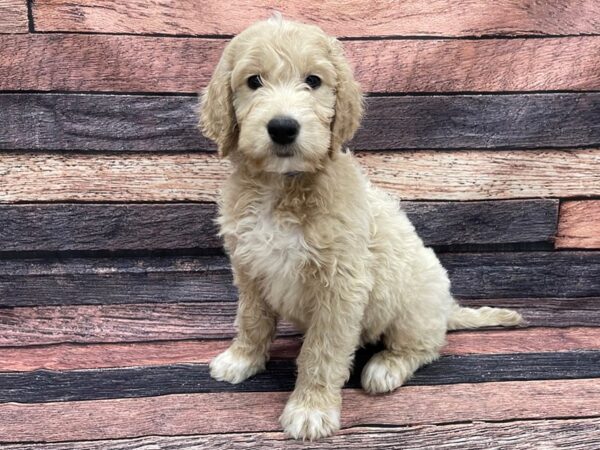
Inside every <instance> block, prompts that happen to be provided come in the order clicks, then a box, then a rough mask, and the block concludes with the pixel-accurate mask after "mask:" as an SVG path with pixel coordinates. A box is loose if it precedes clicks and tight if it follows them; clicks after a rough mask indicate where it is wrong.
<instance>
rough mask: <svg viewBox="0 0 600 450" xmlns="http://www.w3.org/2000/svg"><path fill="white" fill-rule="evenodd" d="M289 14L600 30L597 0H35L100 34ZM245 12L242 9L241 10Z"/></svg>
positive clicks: (430, 27)
mask: <svg viewBox="0 0 600 450" xmlns="http://www.w3.org/2000/svg"><path fill="white" fill-rule="evenodd" d="M274 10H277V11H280V12H281V13H282V14H283V16H284V17H286V18H290V19H294V20H299V21H302V22H306V23H314V24H316V25H319V26H321V27H322V28H323V29H324V30H325V31H326V32H327V33H330V34H333V35H336V36H341V37H360V36H406V35H409V36H415V35H417V36H482V35H485V36H489V35H508V36H518V35H547V34H550V35H560V34H586V33H597V32H598V30H600V8H599V7H598V4H597V2H594V1H593V0H571V1H569V2H544V3H524V2H515V1H510V0H501V1H497V2H495V3H494V4H493V5H490V4H489V3H487V2H485V1H483V0H478V1H459V2H456V1H454V2H453V1H450V0H437V1H433V2H421V1H419V0H409V1H403V2H402V3H399V2H389V1H386V0H375V1H371V2H369V3H368V5H367V4H365V3H364V2H359V1H350V2H348V1H342V0H334V1H328V2H326V3H322V4H319V5H313V4H308V3H306V2H302V1H291V2H290V1H288V2H285V3H282V2H279V1H274V0H258V1H255V2H252V4H251V5H249V4H248V3H247V2H244V1H242V0H234V1H229V2H227V3H221V2H218V1H217V0H209V1H205V2H203V4H202V6H201V8H200V10H198V5H197V4H196V3H194V2H179V3H176V4H174V5H170V4H169V5H167V4H162V3H158V4H156V5H153V7H152V8H148V5H147V3H145V2H144V1H143V0H125V1H122V2H119V3H115V2H112V1H110V0H93V1H86V2H85V3H79V4H75V3H73V2H70V1H69V0H37V1H36V2H35V3H34V4H33V16H34V20H35V25H36V30H37V31H79V32H94V33H144V34H150V33H161V34H174V35H181V34H184V35H214V34H220V35H233V34H237V33H239V32H240V31H242V30H243V29H244V28H246V27H247V26H249V25H250V24H252V23H253V22H255V21H257V20H261V19H264V18H266V17H268V16H269V15H270V14H271V13H272V11H274ZM240 11H244V14H239V12H240Z"/></svg>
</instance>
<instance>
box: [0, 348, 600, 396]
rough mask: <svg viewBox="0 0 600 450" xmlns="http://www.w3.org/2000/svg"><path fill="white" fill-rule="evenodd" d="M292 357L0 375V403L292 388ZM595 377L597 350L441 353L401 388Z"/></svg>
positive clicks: (354, 384)
mask: <svg viewBox="0 0 600 450" xmlns="http://www.w3.org/2000/svg"><path fill="white" fill-rule="evenodd" d="M372 354H373V351H370V352H368V351H363V350H359V351H358V352H357V355H356V357H355V360H354V365H353V371H352V374H351V376H350V380H349V381H348V382H347V383H346V385H345V387H346V388H352V389H360V387H361V383H360V374H361V372H362V369H363V367H364V365H365V364H366V362H367V361H368V359H369V357H370V356H371V355H372ZM296 370H297V369H296V364H295V362H294V361H290V360H285V361H283V360H282V361H270V362H269V363H267V370H266V371H265V372H262V373H260V374H257V375H255V376H253V377H251V378H249V379H247V380H246V381H244V382H243V383H239V384H231V383H227V382H222V381H216V380H214V379H213V378H211V376H210V373H209V372H210V369H209V367H208V365H207V364H180V365H167V366H152V367H131V368H116V369H98V370H94V369H92V370H90V369H88V370H71V371H68V372H56V371H47V370H38V371H35V372H12V373H4V374H0V403H6V402H19V403H45V402H65V401H83V400H106V399H114V398H133V397H154V396H162V395H172V394H198V393H213V392H280V391H288V392H291V391H293V390H294V385H295V383H296ZM577 378H600V351H590V352H570V353H521V354H502V355H468V356H444V357H442V358H440V359H438V360H437V361H435V362H433V363H431V364H429V365H427V366H424V367H422V368H420V369H419V370H417V372H416V373H415V374H414V376H413V377H411V378H410V380H408V381H407V382H406V383H405V386H430V385H447V384H458V383H489V382H499V381H502V382H507V381H518V380H521V381H532V380H561V379H577Z"/></svg>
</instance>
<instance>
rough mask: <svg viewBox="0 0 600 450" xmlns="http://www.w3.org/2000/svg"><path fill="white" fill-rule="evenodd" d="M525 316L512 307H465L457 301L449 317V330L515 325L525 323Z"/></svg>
mask: <svg viewBox="0 0 600 450" xmlns="http://www.w3.org/2000/svg"><path fill="white" fill-rule="evenodd" d="M524 322H525V321H524V320H523V317H521V314H519V313H518V312H516V311H513V310H511V309H502V308H490V307H488V306H484V307H482V308H465V307H463V306H460V305H459V304H458V303H455V304H454V306H453V309H452V313H451V314H450V318H449V319H448V330H461V329H466V328H480V327H498V326H501V327H513V326H516V325H520V324H522V323H524Z"/></svg>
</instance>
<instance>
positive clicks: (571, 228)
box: [556, 200, 600, 248]
mask: <svg viewBox="0 0 600 450" xmlns="http://www.w3.org/2000/svg"><path fill="white" fill-rule="evenodd" d="M556 247H557V248H600V200H586V201H568V202H564V203H562V204H561V205H560V219H559V222H558V234H557V236H556Z"/></svg>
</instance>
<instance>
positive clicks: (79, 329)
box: [0, 297, 600, 347]
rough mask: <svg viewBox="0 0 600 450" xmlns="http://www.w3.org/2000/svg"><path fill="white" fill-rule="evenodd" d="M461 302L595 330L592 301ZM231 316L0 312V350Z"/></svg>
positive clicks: (223, 309) (213, 310)
mask: <svg viewBox="0 0 600 450" xmlns="http://www.w3.org/2000/svg"><path fill="white" fill-rule="evenodd" d="M461 303H462V304H463V305H465V306H498V307H506V308H513V309H516V310H517V311H519V312H520V313H521V314H522V315H523V317H524V318H525V320H526V321H527V323H528V325H530V326H541V327H570V326H581V327H598V326H600V298H598V297H596V298H574V299H547V298H545V299H532V298H521V299H470V300H462V301H461ZM235 314H236V304H235V303H234V302H232V301H230V302H223V303H216V302H211V303H178V304H159V305H156V304H133V305H132V304H126V305H102V306H96V305H84V306H53V307H41V306H38V307H20V308H0V333H1V334H0V346H15V347H22V346H28V345H48V344H61V343H78V344H91V343H119V342H144V341H166V340H183V339H228V338H232V337H234V336H235V327H234V319H235ZM298 333H299V332H298V331H297V330H296V329H295V328H294V327H293V326H292V325H290V324H288V323H286V322H282V323H281V324H280V326H279V335H281V336H290V335H297V334H298ZM524 347H526V346H524Z"/></svg>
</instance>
